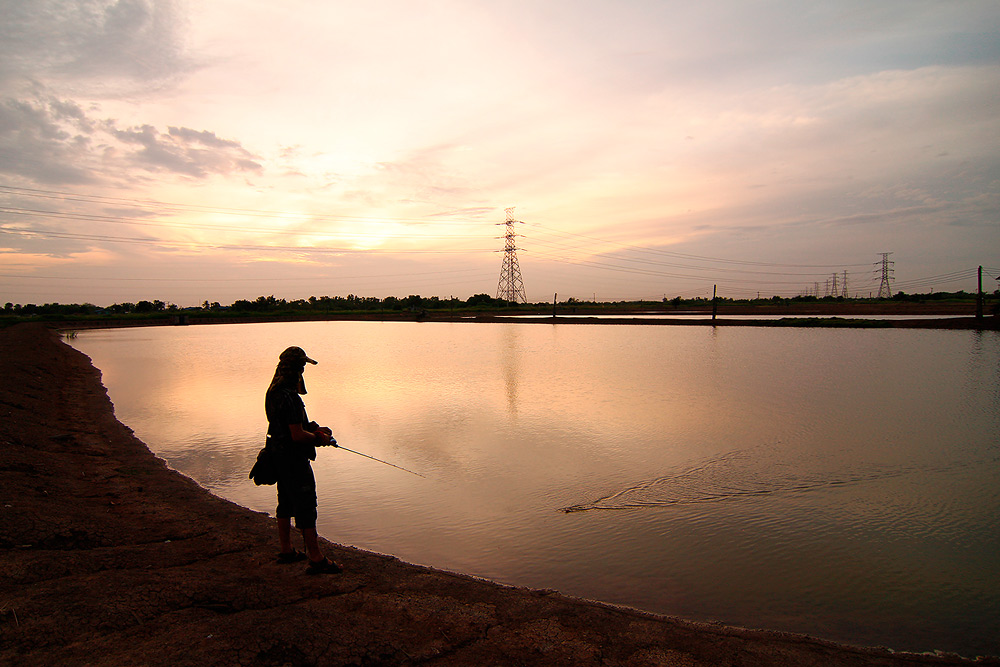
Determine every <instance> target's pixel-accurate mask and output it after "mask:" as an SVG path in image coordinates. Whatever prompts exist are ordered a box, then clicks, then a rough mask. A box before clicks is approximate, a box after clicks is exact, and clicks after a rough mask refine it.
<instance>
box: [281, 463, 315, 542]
mask: <svg viewBox="0 0 1000 667" xmlns="http://www.w3.org/2000/svg"><path fill="white" fill-rule="evenodd" d="M316 505H317V502H316V478H315V476H313V471H312V466H311V465H309V460H308V459H306V458H303V457H301V456H294V455H285V456H280V457H279V464H278V507H277V508H276V509H275V512H274V514H275V516H277V517H278V518H279V519H288V518H292V517H294V518H295V527H296V528H298V529H299V530H302V529H305V528H315V527H316Z"/></svg>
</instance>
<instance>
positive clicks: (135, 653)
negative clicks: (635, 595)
mask: <svg viewBox="0 0 1000 667" xmlns="http://www.w3.org/2000/svg"><path fill="white" fill-rule="evenodd" d="M0 378H2V382H0V665H23V666H30V665H170V666H171V667H176V666H180V665H198V666H199V667H201V666H205V665H418V664H422V665H574V666H575V665H581V666H587V665H634V666H640V665H677V666H685V667H697V666H701V665H706V666H707V665H886V666H897V667H898V666H902V665H960V664H989V665H998V664H1000V661H998V660H994V659H991V660H989V661H980V662H979V663H973V662H972V661H963V660H961V659H958V658H948V657H942V656H916V655H903V654H893V653H890V652H887V651H878V650H867V649H854V648H850V647H843V646H838V645H835V644H831V643H828V642H823V641H818V640H814V639H810V638H807V637H800V636H793V635H787V634H778V633H769V632H754V631H746V630H737V629H731V628H724V627H721V626H709V625H699V624H695V623H690V622H686V621H681V620H677V619H671V618H665V617H659V616H654V615H650V614H644V613H640V612H636V611H632V610H627V609H621V608H616V607H611V606H605V605H600V604H597V603H591V602H586V601H580V600H574V599H571V598H567V597H564V596H561V595H559V594H556V593H553V592H546V591H535V590H527V589H517V588H509V587H503V586H498V585H495V584H492V583H489V582H484V581H480V580H476V579H473V578H471V577H465V576H461V575H455V574H449V573H446V572H440V571H435V570H431V569H427V568H422V567H417V566H412V565H408V564H405V563H402V562H400V561H398V560H396V559H394V558H390V557H385V556H380V555H375V554H370V553H366V552H362V551H359V550H355V549H351V548H348V547H343V546H338V545H333V544H327V545H326V547H327V549H328V550H329V552H330V553H332V554H333V555H334V556H335V557H336V559H337V560H338V561H339V562H340V563H342V564H343V565H344V567H345V572H344V573H343V574H341V575H335V576H321V577H309V576H306V575H305V574H304V571H303V567H302V566H301V565H298V564H297V565H278V564H276V563H275V562H274V554H275V538H274V535H273V533H274V523H273V520H272V519H270V518H268V517H267V516H266V515H263V514H259V513H255V512H252V511H250V510H247V509H244V508H241V507H238V506H236V505H234V504H232V503H230V502H228V501H225V500H221V499H219V498H217V497H215V496H212V495H211V494H209V493H208V492H207V491H205V490H203V489H202V488H200V487H199V486H197V485H196V484H195V483H194V482H192V481H191V480H189V479H187V478H185V477H183V476H181V475H179V474H177V473H174V472H172V471H170V470H168V469H167V468H166V467H165V465H164V464H163V462H162V461H160V460H159V459H157V458H156V457H154V456H153V455H152V454H151V453H150V452H149V450H148V449H147V448H146V447H145V445H143V443H142V442H140V441H139V440H137V439H136V438H135V437H134V436H133V435H132V434H131V432H130V431H129V430H128V429H127V428H126V427H124V426H123V425H121V424H120V423H118V422H117V421H116V420H115V418H114V415H113V412H112V406H111V404H110V401H109V400H108V398H107V394H106V392H105V390H104V388H103V386H102V385H101V384H100V374H99V372H98V371H96V370H95V369H94V368H93V367H92V366H91V365H90V363H89V359H87V357H86V356H84V355H83V354H81V353H79V352H77V351H75V350H73V349H72V348H70V347H69V346H67V345H65V344H63V343H61V342H60V341H59V340H58V339H57V338H56V337H55V336H54V335H53V334H51V333H50V332H49V331H48V330H46V329H44V328H43V327H42V326H40V325H37V326H36V325H18V326H15V327H11V328H8V329H4V330H0Z"/></svg>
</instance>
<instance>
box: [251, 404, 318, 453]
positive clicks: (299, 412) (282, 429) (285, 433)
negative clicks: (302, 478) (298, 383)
mask: <svg viewBox="0 0 1000 667" xmlns="http://www.w3.org/2000/svg"><path fill="white" fill-rule="evenodd" d="M264 412H265V413H266V414H267V435H268V436H269V438H270V439H271V441H273V442H274V443H275V444H277V445H278V446H279V448H280V449H282V450H284V451H285V452H296V453H299V454H301V455H302V456H304V457H306V458H307V459H310V460H315V459H316V447H315V446H314V445H312V444H306V443H296V442H294V441H293V440H292V433H291V431H290V430H289V428H288V425H289V424H302V426H306V425H307V424H308V423H309V417H308V416H307V415H306V406H305V403H303V402H302V397H300V396H299V393H298V392H297V391H295V390H294V389H291V388H288V387H275V388H273V389H268V391H267V395H266V396H265V398H264Z"/></svg>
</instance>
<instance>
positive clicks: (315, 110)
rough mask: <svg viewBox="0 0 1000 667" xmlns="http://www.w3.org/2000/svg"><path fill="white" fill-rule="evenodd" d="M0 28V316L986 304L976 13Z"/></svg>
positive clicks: (998, 6) (32, 22)
mask: <svg viewBox="0 0 1000 667" xmlns="http://www.w3.org/2000/svg"><path fill="white" fill-rule="evenodd" d="M0 12H2V16H3V17H4V19H3V21H2V22H0V96H2V101H0V303H3V302H8V301H10V302H13V303H21V304H25V303H39V304H40V303H49V302H60V303H75V302H91V303H95V304H97V305H110V304H112V303H117V302H124V301H136V300H139V299H150V300H152V299H161V300H164V301H168V302H172V303H176V304H177V305H180V306H190V305H198V304H201V303H202V302H203V301H205V300H208V301H219V302H221V303H222V304H224V305H225V304H228V303H231V302H232V301H234V300H236V299H241V298H249V299H253V298H255V297H256V296H258V295H270V294H273V295H275V296H277V297H281V298H287V299H297V298H308V297H309V296H323V295H330V296H336V295H341V296H346V295H347V294H357V295H360V296H376V297H384V296H389V295H393V296H399V297H405V296H407V295H410V294H419V295H422V296H425V297H426V296H440V297H442V298H447V297H449V296H456V297H459V298H462V299H465V298H468V297H469V296H471V295H473V294H478V293H487V294H490V295H495V294H496V291H497V281H498V278H499V273H500V267H501V262H502V252H501V251H502V249H503V239H502V238H501V237H502V234H503V228H502V226H498V223H502V222H503V221H504V219H505V213H504V209H505V208H507V207H515V210H514V217H515V218H516V219H517V220H518V221H521V222H523V224H518V225H517V232H518V233H519V234H521V235H522V236H520V237H518V239H517V245H518V251H517V257H518V260H519V264H520V268H521V272H522V275H523V278H524V285H525V288H526V292H527V296H528V299H529V300H530V301H550V300H551V299H552V298H553V294H554V293H558V294H559V298H560V300H562V299H565V298H567V297H575V298H578V299H592V298H595V297H596V298H597V299H598V300H602V301H603V300H618V299H629V300H631V299H659V298H663V297H667V298H672V297H674V296H678V295H680V296H685V297H689V296H711V293H712V286H713V285H716V284H717V285H718V286H719V293H720V295H722V296H731V297H744V296H756V294H757V293H758V292H759V293H760V294H761V295H767V296H770V295H772V294H778V295H781V296H794V295H796V294H800V293H806V292H813V291H814V290H817V289H818V291H819V293H820V296H822V295H823V294H824V293H825V291H826V290H828V289H829V287H828V283H829V281H830V280H831V278H832V276H833V275H837V277H838V281H842V280H843V277H844V275H845V272H846V275H847V279H848V289H849V292H850V293H851V294H852V295H855V294H858V295H865V296H867V295H868V294H869V293H871V292H877V291H878V287H879V281H880V280H879V279H880V275H879V273H878V269H879V265H878V264H877V263H878V262H879V261H880V259H881V256H880V253H884V252H891V253H892V255H890V257H889V259H890V260H892V261H893V262H895V263H894V265H893V267H892V268H893V269H894V276H893V277H894V283H893V291H898V290H903V291H906V292H928V291H931V290H934V291H954V290H959V289H964V290H966V291H973V290H975V288H976V281H975V273H976V267H977V266H979V265H983V266H985V267H986V270H987V277H988V280H986V282H987V283H988V284H987V285H986V287H987V288H988V289H990V290H991V291H992V289H995V288H996V286H997V284H998V283H997V282H996V280H995V278H996V277H997V271H1000V269H996V268H993V267H1000V257H998V251H1000V3H998V2H996V1H995V0H982V1H979V0H943V1H940V2H937V1H924V0H825V1H822V2H818V1H817V2H810V1H808V0H806V1H803V0H795V1H793V0H766V1H765V0H706V1H703V2H697V3H693V2H689V1H685V2H680V1H674V0H660V1H646V0H573V1H569V0H533V1H524V0H454V1H434V0H427V1H414V0H410V1H405V0H385V1H383V0H371V1H366V2H341V1H335V0H330V1H323V0H286V1H284V2H273V1H267V2H265V1H258V0H239V1H236V0H205V1H204V2H167V1H162V2H161V1H156V0H117V1H115V0H80V1H78V2H65V1H57V0H0ZM990 272H992V273H990ZM842 285H843V283H842V282H839V283H838V290H839V289H842Z"/></svg>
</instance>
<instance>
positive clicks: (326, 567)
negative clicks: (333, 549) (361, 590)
mask: <svg viewBox="0 0 1000 667" xmlns="http://www.w3.org/2000/svg"><path fill="white" fill-rule="evenodd" d="M307 363H309V364H315V363H317V362H316V361H315V360H313V359H310V358H309V357H308V356H306V353H305V351H304V350H303V349H302V348H301V347H294V346H293V347H289V348H288V349H286V350H285V351H284V352H282V353H281V354H280V355H279V356H278V367H277V368H276V369H275V371H274V378H273V379H272V380H271V385H270V386H269V387H268V388H267V395H266V397H265V400H264V410H265V412H266V413H267V446H268V447H269V448H273V450H274V452H275V453H276V454H277V457H276V458H277V471H278V507H277V510H276V511H275V514H276V516H277V517H278V540H279V542H280V543H281V551H280V552H279V554H278V562H279V563H295V562H299V561H302V560H305V559H307V558H308V559H309V566H308V567H307V568H306V573H307V574H336V573H337V572H340V571H341V568H340V566H339V565H337V564H336V563H335V562H333V561H332V560H330V559H329V558H327V557H326V556H324V555H323V552H322V551H320V548H319V537H318V535H317V533H316V505H317V503H316V478H315V476H314V475H313V471H312V465H310V463H309V462H310V461H315V460H316V447H322V446H325V445H332V446H334V447H336V446H337V441H336V440H335V439H334V438H333V431H331V430H330V429H329V428H327V427H325V426H320V425H319V424H317V423H316V422H311V421H309V417H308V416H306V407H305V404H304V403H303V402H302V398H301V394H305V393H306V385H305V381H304V380H303V379H302V373H303V371H304V370H305V367H306V364H307ZM293 517H294V518H295V527H296V528H298V529H299V531H300V532H301V533H302V540H303V542H304V544H305V549H306V552H305V553H304V554H303V553H301V552H299V551H297V550H296V549H295V548H294V547H293V546H292V536H291V533H292V518H293Z"/></svg>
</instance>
